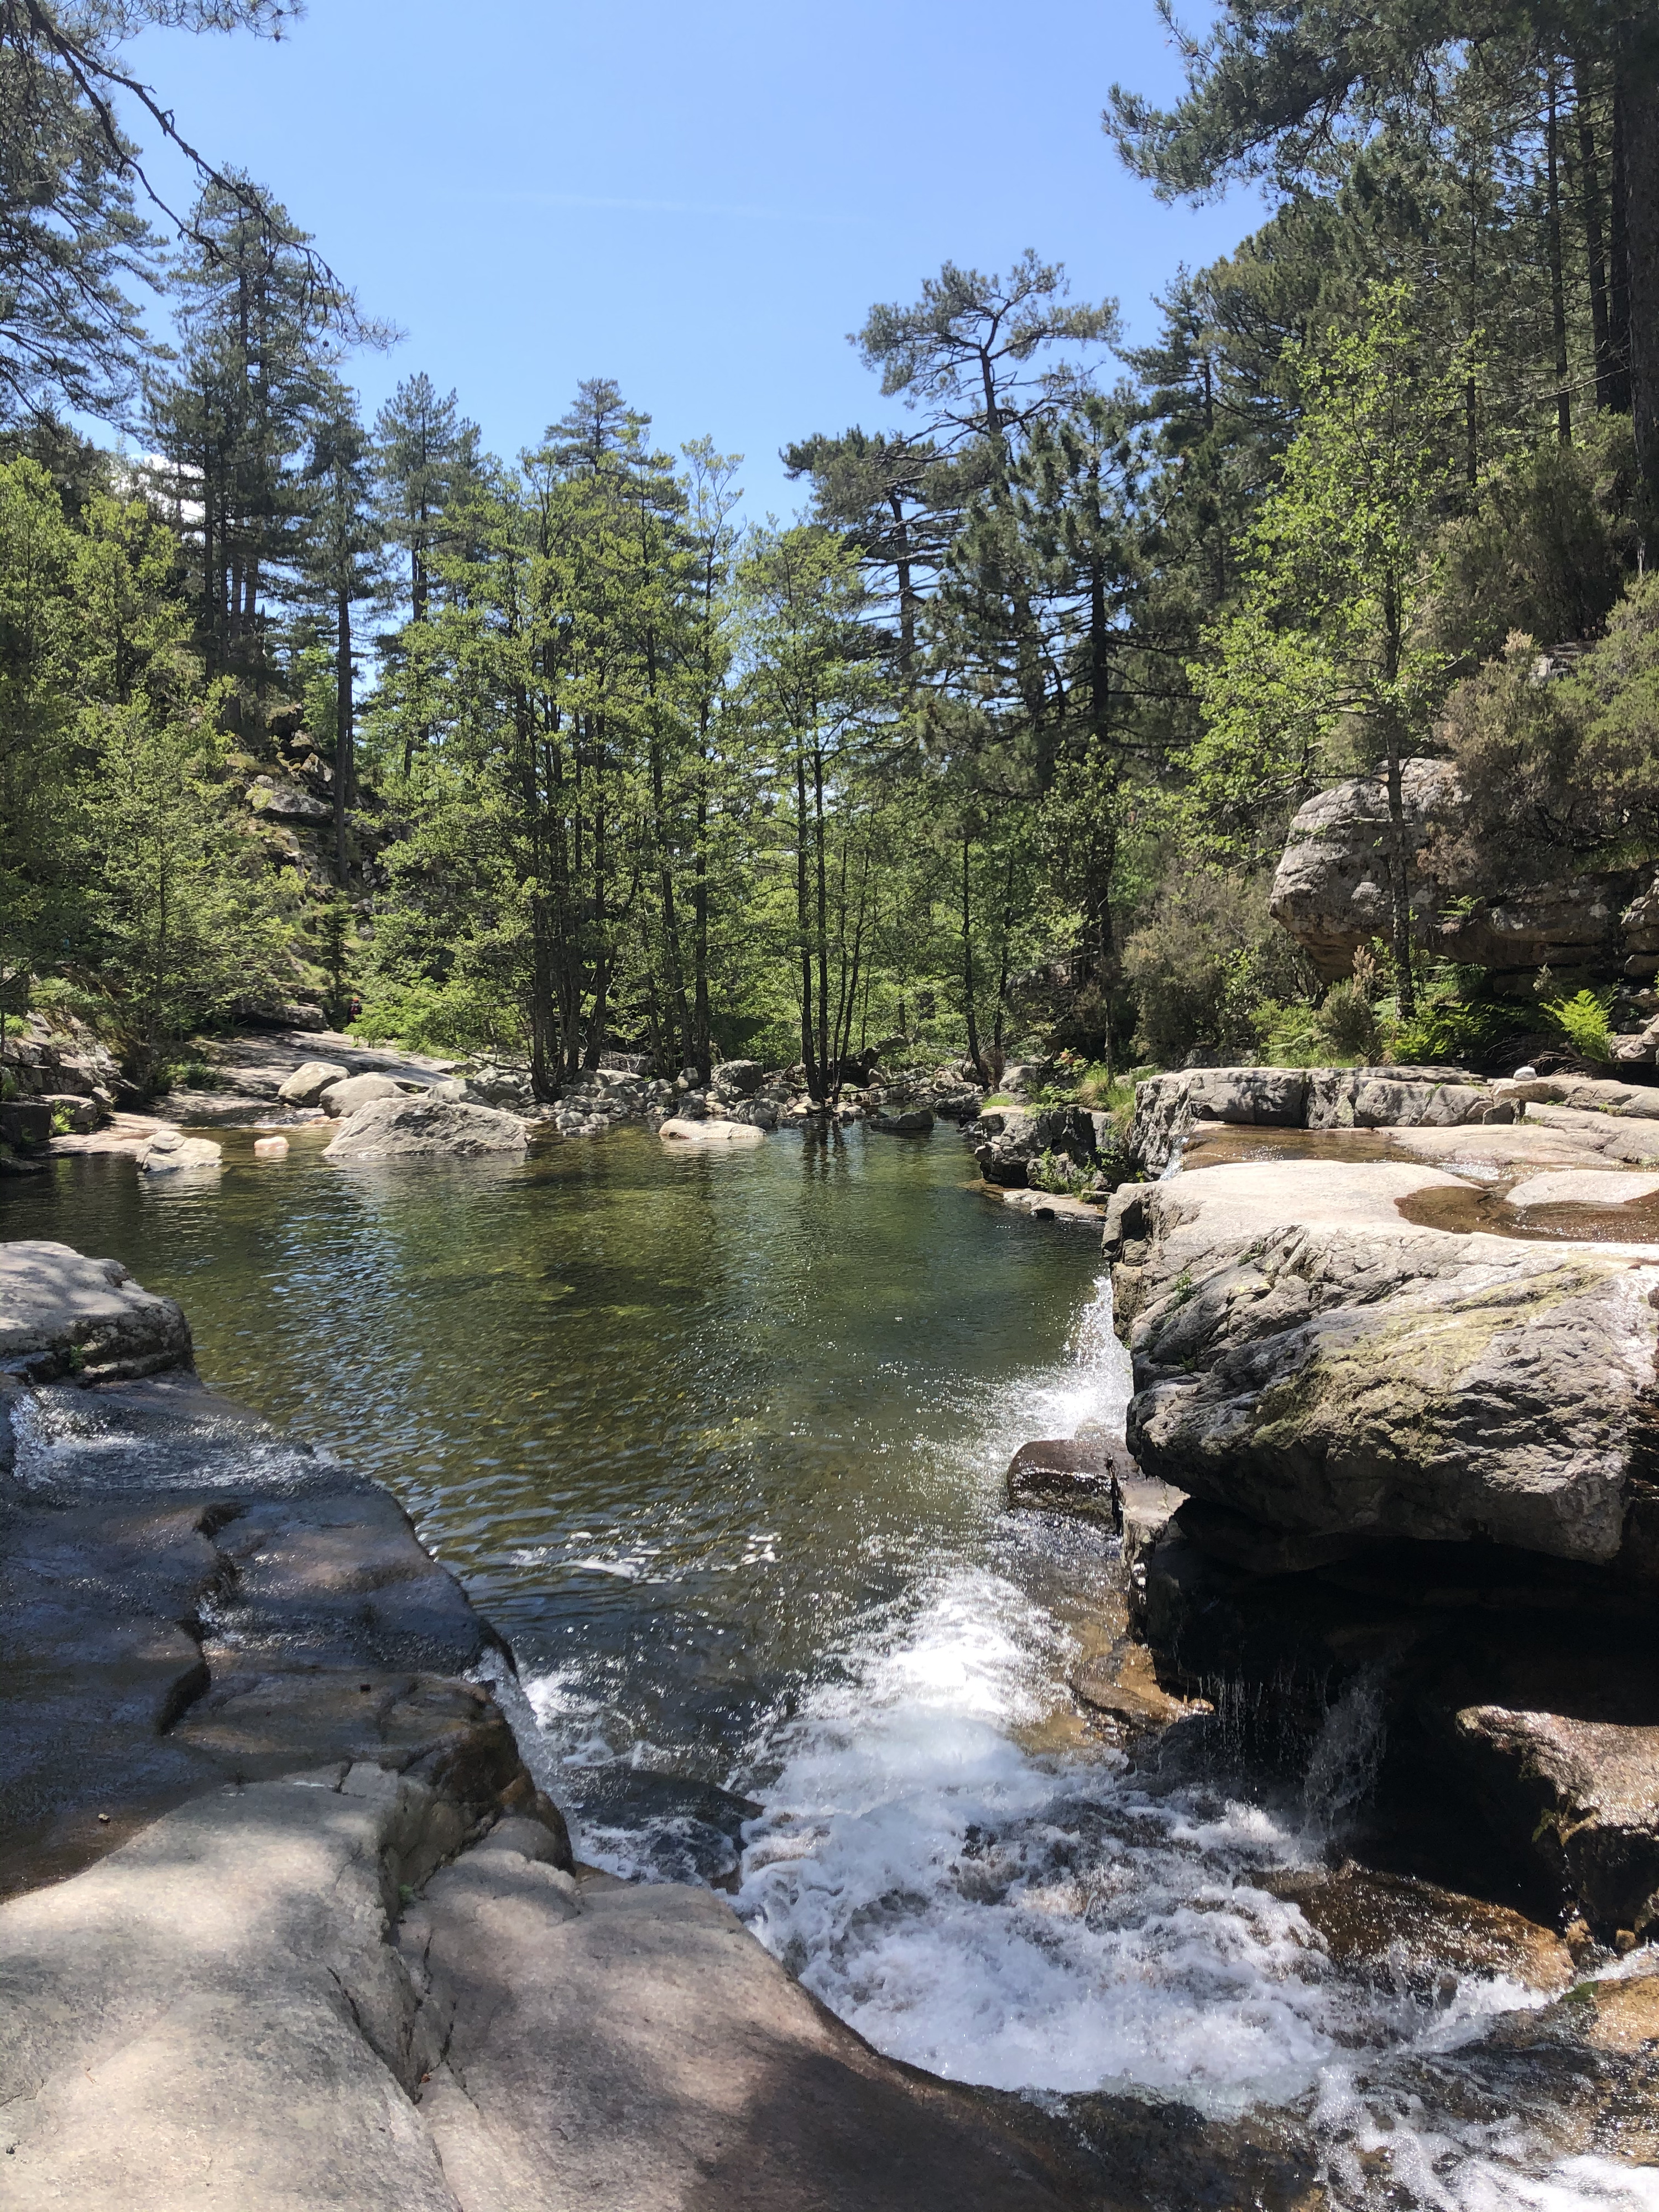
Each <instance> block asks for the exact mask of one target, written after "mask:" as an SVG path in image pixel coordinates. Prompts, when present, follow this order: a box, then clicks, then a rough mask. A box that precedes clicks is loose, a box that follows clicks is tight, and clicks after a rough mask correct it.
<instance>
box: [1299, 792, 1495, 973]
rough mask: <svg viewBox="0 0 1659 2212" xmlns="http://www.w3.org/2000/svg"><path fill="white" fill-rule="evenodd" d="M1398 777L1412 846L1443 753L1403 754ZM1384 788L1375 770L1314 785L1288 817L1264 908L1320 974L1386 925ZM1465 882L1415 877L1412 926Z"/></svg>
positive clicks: (1417, 841) (1423, 825) (1432, 805)
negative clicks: (1326, 786)
mask: <svg viewBox="0 0 1659 2212" xmlns="http://www.w3.org/2000/svg"><path fill="white" fill-rule="evenodd" d="M1451 789H1452V775H1451V769H1450V766H1449V763H1446V762H1444V761H1435V760H1411V761H1407V762H1405V763H1403V766H1402V769H1401V794H1402V797H1403V799H1404V802H1405V814H1406V834H1407V841H1408V842H1409V845H1410V848H1411V849H1412V850H1413V852H1415V851H1416V850H1417V849H1418V848H1420V846H1421V845H1422V843H1423V841H1424V838H1425V836H1426V835H1427V832H1428V827H1429V823H1430V821H1431V817H1432V816H1433V815H1434V813H1435V811H1437V809H1438V808H1440V807H1442V806H1443V805H1445V804H1446V802H1447V800H1448V799H1449V795H1450V792H1451ZM1388 839H1389V795H1388V791H1387V788H1386V787H1385V785H1384V783H1383V779H1382V778H1381V777H1380V776H1354V777H1351V778H1350V779H1349V781H1346V783H1339V784H1337V785H1335V786H1334V788H1332V789H1331V790H1329V791H1322V792H1318V793H1316V794H1315V796H1314V797H1313V798H1312V799H1309V800H1308V801H1307V803H1306V804H1305V805H1304V806H1302V807H1301V808H1299V809H1298V811H1297V814H1296V817H1295V818H1294V820H1293V821H1292V822H1291V829H1290V836H1289V837H1288V839H1287V840H1286V842H1285V855H1284V858H1283V859H1282V860H1280V861H1279V869H1278V872H1277V874H1276V875H1275V876H1274V878H1273V896H1272V899H1271V901H1270V906H1269V910H1270V911H1271V913H1272V915H1273V920H1274V921H1276V922H1278V923H1279V926H1280V927H1281V928H1283V929H1285V930H1288V931H1289V933H1290V934H1291V936H1292V937H1293V938H1294V939H1296V941H1297V944H1298V945H1300V946H1301V947H1302V949H1303V951H1304V952H1305V953H1306V954H1307V956H1308V957H1309V959H1310V960H1311V961H1312V963H1313V964H1314V966H1315V967H1316V969H1318V971H1319V973H1320V974H1321V975H1322V976H1325V977H1327V978H1328V979H1332V980H1334V978H1335V977H1337V976H1339V975H1347V974H1348V973H1349V971H1350V969H1352V966H1353V956H1354V954H1355V953H1356V952H1357V951H1358V949H1359V947H1360V946H1361V945H1368V944H1370V940H1371V939H1373V938H1374V937H1383V938H1386V937H1387V936H1388V934H1389V930H1390V927H1392V916H1391V909H1390V906H1389V888H1388V859H1387V855H1388ZM1465 888H1467V887H1465V886H1462V885H1445V886H1438V885H1435V884H1429V883H1426V882H1419V884H1417V886H1416V888H1415V893H1414V897H1413V920H1414V921H1415V922H1416V923H1417V924H1418V926H1419V927H1428V926H1430V925H1431V924H1432V923H1433V921H1434V920H1435V918H1436V916H1437V914H1438V912H1439V909H1440V908H1442V907H1443V905H1445V903H1446V901H1447V898H1448V896H1455V894H1456V893H1457V892H1458V891H1461V890H1464V889H1465Z"/></svg>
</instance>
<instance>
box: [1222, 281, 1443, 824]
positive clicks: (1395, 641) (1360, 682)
mask: <svg viewBox="0 0 1659 2212" xmlns="http://www.w3.org/2000/svg"><path fill="white" fill-rule="evenodd" d="M1409 306H1410V301H1409V299H1408V295H1407V292H1406V290H1405V289H1404V287H1403V286H1401V285H1398V284H1393V285H1379V286H1376V287H1375V288H1373V289H1372V291H1371V292H1370V295H1369V298H1368V301H1367V307H1366V319H1365V321H1364V326H1363V327H1362V328H1361V329H1359V330H1357V331H1338V332H1334V333H1333V334H1332V335H1331V336H1330V337H1328V339H1327V341H1326V342H1325V343H1324V345H1323V346H1322V349H1320V350H1319V351H1318V352H1317V353H1316V354H1312V355H1310V356H1309V357H1308V358H1307V359H1306V360H1305V361H1304V362H1303V363H1302V364H1301V381H1302V385H1303V392H1304V409H1303V416H1302V422H1301V426H1300V428H1299V429H1298V431H1297V435H1296V437H1295V439H1294V440H1293V441H1292V442H1291V446H1290V448H1289V450H1288V452H1287V453H1286V454H1285V461H1284V467H1283V471H1282V475H1281V478H1280V482H1279V485H1278V488H1277V489H1275V490H1274V491H1273V493H1272V494H1271V495H1269V496H1268V497H1267V499H1266V500H1265V501H1263V503H1262V506H1261V510H1260V512H1259V513H1258V515H1257V517H1256V519H1255V522H1254V524H1253V525H1252V526H1251V528H1250V530H1249V534H1248V538H1247V559H1248V561H1249V574H1248V576H1247V578H1246V580H1245V585H1244V588H1243V593H1242V594H1241V597H1240V599H1239V601H1238V604H1237V607H1236V608H1235V610H1234V611H1232V612H1231V613H1230V614H1229V615H1227V616H1226V617H1225V619H1224V620H1223V621H1222V622H1221V623H1218V625H1217V626H1216V627H1215V629H1213V630H1212V631H1211V632H1210V633H1209V635H1208V636H1207V638H1206V647H1207V650H1206V653H1205V655H1204V657H1203V658H1202V659H1199V660H1196V661H1194V663H1192V665H1190V667H1189V669H1188V674H1189V676H1190V678H1191V680H1192V683H1193V687H1194V691H1195V693H1196V695H1197V697H1198V700H1199V703H1200V708H1201V711H1202V714H1203V717H1204V733H1203V736H1202V737H1201V738H1200V740H1199V742H1198V744H1196V745H1195V746H1194V750H1193V752H1192V755H1191V758H1190V761H1189V763H1188V769H1189V773H1190V775H1191V796H1190V800H1189V804H1188V814H1189V819H1190V821H1191V823H1192V827H1193V830H1194V834H1195V835H1197V836H1199V837H1200V839H1203V840H1205V841H1206V842H1209V844H1210V845H1211V846H1212V848H1213V849H1215V850H1217V851H1218V852H1228V853H1236V854H1240V855H1241V856H1242V857H1245V858H1247V859H1248V858H1255V857H1256V856H1258V855H1259V854H1261V852H1262V851H1263V849H1264V847H1263V841H1264V840H1265V841H1266V844H1267V846H1269V847H1271V846H1276V845H1277V844H1278V843H1279V842H1280V841H1281V840H1282V836H1283V831H1284V828H1285V822H1286V820H1287V818H1288V815H1289V813H1290V812H1291V811H1292V810H1293V809H1294V807H1295V806H1296V805H1299V804H1300V802H1301V800H1302V799H1304V798H1306V797H1307V796H1308V795H1309V794H1310V793H1311V792H1312V791H1314V790H1316V789H1317V787H1318V786H1319V784H1320V783H1321V781H1324V780H1327V779H1328V777H1329V776H1330V775H1331V773H1332V770H1333V769H1334V767H1336V766H1337V765H1339V764H1347V763H1352V764H1353V765H1357V766H1359V767H1364V768H1369V767H1371V766H1373V765H1375V764H1376V763H1379V762H1381V761H1383V760H1385V759H1395V760H1397V759H1398V757H1400V755H1401V751H1402V750H1404V749H1405V748H1406V746H1407V744H1408V742H1409V741H1410V740H1411V739H1412V738H1413V737H1414V736H1415V735H1416V734H1417V733H1418V732H1420V731H1422V730H1423V729H1424V728H1425V726H1426V723H1427V720H1428V717H1429V715H1430V714H1431V710H1432V709H1433V708H1434V706H1435V705H1436V704H1437V702H1438V699H1439V697H1440V696H1441V693H1442V691H1443V687H1444V683H1445V679H1446V675H1447V671H1448V669H1449V656H1448V655H1447V653H1446V652H1445V651H1444V649H1443V647H1440V646H1439V645H1437V643H1435V642H1434V641H1432V639H1431V638H1430V637H1429V636H1428V635H1427V634H1426V632H1425V628H1424V624H1423V621H1422V616H1423V612H1424V610H1425V606H1426V605H1427V602H1428V598H1429V591H1430V586H1431V581H1432V571H1431V568H1429V566H1428V565H1427V562H1426V560H1425V544H1426V539H1427V537H1428V534H1429V529H1430V526H1431V522H1432V521H1433V520H1434V518H1435V515H1436V513H1437V507H1438V504H1439V502H1440V501H1441V499H1442V497H1443V493H1444V490H1445V488H1446V485H1447V483H1448V481H1449V477H1450V474H1451V470H1452V462H1451V459H1450V456H1449V449H1448V446H1447V442H1446V433H1447V431H1448V430H1449V428H1450V426H1451V425H1452V424H1453V423H1454V422H1455V420H1456V412H1455V410H1456V407H1457V404H1458V400H1459V396H1460V389H1461V384H1462V376H1463V374H1465V373H1466V371H1467V364H1466V363H1463V362H1459V363H1456V364H1455V365H1454V368H1453V369H1452V370H1451V371H1450V372H1449V373H1448V374H1445V375H1443V376H1440V377H1434V376H1425V374H1424V371H1423V365H1422V358H1421V349H1420V345H1419V339H1418V336H1417V333H1416V331H1414V329H1413V325H1412V322H1411V319H1410V315H1409V313H1408V309H1409Z"/></svg>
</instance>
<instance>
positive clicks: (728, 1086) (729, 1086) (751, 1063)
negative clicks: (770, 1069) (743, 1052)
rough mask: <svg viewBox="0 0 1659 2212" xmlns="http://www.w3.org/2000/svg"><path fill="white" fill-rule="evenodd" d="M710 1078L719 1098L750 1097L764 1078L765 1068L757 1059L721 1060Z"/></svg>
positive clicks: (728, 1099) (729, 1099)
mask: <svg viewBox="0 0 1659 2212" xmlns="http://www.w3.org/2000/svg"><path fill="white" fill-rule="evenodd" d="M712 1080H713V1083H714V1090H715V1091H716V1093H717V1094H718V1095H719V1096H720V1097H721V1098H724V1099H726V1100H727V1101H731V1100H733V1099H738V1098H752V1097H754V1095H755V1093H756V1092H757V1091H758V1090H759V1089H760V1087H761V1085H762V1084H763V1083H764V1082H765V1080H766V1070H765V1069H764V1068H763V1066H761V1064H760V1062H759V1060H721V1061H720V1065H719V1066H717V1067H716V1068H715V1069H714V1075H713V1078H712Z"/></svg>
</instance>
